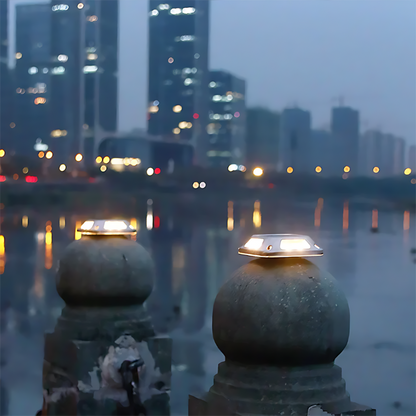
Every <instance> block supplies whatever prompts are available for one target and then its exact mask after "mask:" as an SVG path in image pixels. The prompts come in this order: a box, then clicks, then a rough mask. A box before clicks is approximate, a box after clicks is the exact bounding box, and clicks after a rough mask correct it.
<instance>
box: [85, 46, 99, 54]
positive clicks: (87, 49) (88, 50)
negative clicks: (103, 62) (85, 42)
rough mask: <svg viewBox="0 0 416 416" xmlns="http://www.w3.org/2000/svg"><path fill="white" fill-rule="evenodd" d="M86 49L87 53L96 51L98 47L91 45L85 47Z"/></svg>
mask: <svg viewBox="0 0 416 416" xmlns="http://www.w3.org/2000/svg"><path fill="white" fill-rule="evenodd" d="M85 51H86V52H87V53H94V52H97V48H94V46H89V47H88V48H85Z"/></svg>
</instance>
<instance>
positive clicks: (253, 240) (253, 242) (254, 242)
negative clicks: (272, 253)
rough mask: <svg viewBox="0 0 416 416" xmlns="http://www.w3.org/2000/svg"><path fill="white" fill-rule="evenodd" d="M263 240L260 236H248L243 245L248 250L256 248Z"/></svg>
mask: <svg viewBox="0 0 416 416" xmlns="http://www.w3.org/2000/svg"><path fill="white" fill-rule="evenodd" d="M263 241H264V240H263V239H262V238H250V240H248V241H247V243H246V244H245V246H244V247H245V248H248V249H250V250H258V249H259V248H260V247H261V245H262V244H263Z"/></svg>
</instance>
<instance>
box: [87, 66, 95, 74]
mask: <svg viewBox="0 0 416 416" xmlns="http://www.w3.org/2000/svg"><path fill="white" fill-rule="evenodd" d="M97 71H98V66H96V65H87V66H84V74H92V73H94V72H97Z"/></svg>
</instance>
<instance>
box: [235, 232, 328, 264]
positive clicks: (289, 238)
mask: <svg viewBox="0 0 416 416" xmlns="http://www.w3.org/2000/svg"><path fill="white" fill-rule="evenodd" d="M238 254H241V255H243V256H251V257H262V258H280V257H316V256H322V255H323V254H324V252H323V250H322V248H321V247H319V246H317V245H316V244H315V242H314V241H313V240H312V239H311V238H310V237H308V236H307V235H297V234H256V235H253V236H252V237H251V238H250V240H248V241H247V243H246V244H245V245H244V246H242V247H240V248H239V249H238Z"/></svg>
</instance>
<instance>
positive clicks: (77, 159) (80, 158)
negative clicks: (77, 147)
mask: <svg viewBox="0 0 416 416" xmlns="http://www.w3.org/2000/svg"><path fill="white" fill-rule="evenodd" d="M82 159H83V156H82V154H81V153H78V154H77V155H76V156H75V160H76V161H77V162H81V160H82Z"/></svg>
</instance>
